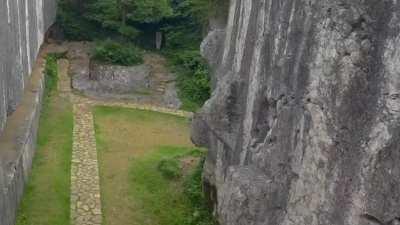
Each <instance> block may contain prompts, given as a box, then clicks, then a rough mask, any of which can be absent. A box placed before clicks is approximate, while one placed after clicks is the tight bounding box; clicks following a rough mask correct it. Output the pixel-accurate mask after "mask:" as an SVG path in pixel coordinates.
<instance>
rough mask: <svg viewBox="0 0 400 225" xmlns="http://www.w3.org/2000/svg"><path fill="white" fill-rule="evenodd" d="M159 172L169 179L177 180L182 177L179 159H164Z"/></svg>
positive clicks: (159, 166) (159, 165)
mask: <svg viewBox="0 0 400 225" xmlns="http://www.w3.org/2000/svg"><path fill="white" fill-rule="evenodd" d="M158 170H159V171H160V172H161V174H162V175H163V176H164V177H166V178H168V179H176V178H179V177H181V176H182V173H181V166H180V163H179V160H178V159H177V158H168V159H162V160H161V161H160V163H159V164H158Z"/></svg>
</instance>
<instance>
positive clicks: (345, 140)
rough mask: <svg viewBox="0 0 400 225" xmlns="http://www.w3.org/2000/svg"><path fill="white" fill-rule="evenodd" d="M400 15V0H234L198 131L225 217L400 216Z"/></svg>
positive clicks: (237, 223)
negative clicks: (213, 83)
mask: <svg viewBox="0 0 400 225" xmlns="http://www.w3.org/2000/svg"><path fill="white" fill-rule="evenodd" d="M399 20H400V3H398V1H395V0H384V1H382V0H370V1H365V0H351V1H344V0H318V1H317V0H287V1H273V0H260V1H246V0H237V1H235V0H232V1H231V4H230V8H229V18H228V19H227V20H225V21H227V22H226V27H225V29H223V28H221V27H218V28H217V29H218V32H216V30H211V31H210V35H211V36H210V35H209V36H208V37H207V38H206V39H205V41H204V42H203V44H202V48H203V49H202V52H203V55H204V56H206V57H208V60H209V62H213V64H212V66H213V71H215V74H214V79H213V80H214V81H215V82H216V83H215V88H214V91H213V94H212V97H211V99H210V100H209V101H208V102H207V103H206V104H205V105H204V107H203V108H202V110H201V111H200V112H199V113H198V114H197V115H196V116H195V118H194V121H193V135H192V138H193V141H194V142H195V143H197V144H199V145H202V146H206V147H207V148H209V154H208V156H207V160H206V163H205V168H204V180H205V190H206V192H207V194H208V199H210V201H211V205H212V206H213V207H214V212H215V214H216V216H217V218H218V220H219V221H220V223H221V224H222V225H228V224H229V225H242V224H243V225H244V224H246V225H268V224H271V225H277V224H281V225H298V224H307V225H314V224H315V225H316V224H318V225H325V224H326V225H328V224H329V225H333V224H338V225H339V224H340V225H356V224H360V225H370V224H398V223H399V222H400V221H399V219H398V218H399V216H400V191H399V190H400V166H399V165H400V164H399V163H397V162H399V160H400V153H399V148H400V97H399V96H400V75H399V74H400V69H399V68H400V49H399V48H398V46H399V45H400V21H399ZM221 48H222V50H221V51H210V49H221ZM215 62H218V63H215Z"/></svg>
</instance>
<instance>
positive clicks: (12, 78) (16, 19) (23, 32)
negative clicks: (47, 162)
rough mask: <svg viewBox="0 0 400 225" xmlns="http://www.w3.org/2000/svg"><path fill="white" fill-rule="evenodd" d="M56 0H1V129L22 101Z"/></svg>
mask: <svg viewBox="0 0 400 225" xmlns="http://www.w3.org/2000/svg"><path fill="white" fill-rule="evenodd" d="M56 11H57V10H56V1H55V0H35V1H31V0H2V1H1V2H0V133H1V131H2V130H3V129H4V126H5V124H6V120H7V116H8V115H10V114H11V113H12V112H14V111H15V109H16V107H17V105H18V103H19V102H20V101H21V98H22V94H23V90H24V87H25V86H26V85H27V83H28V82H29V76H30V73H31V71H32V67H33V65H34V63H35V59H36V56H37V54H38V52H39V48H40V46H41V44H42V42H43V39H44V34H45V32H46V30H47V29H48V27H49V26H50V25H51V24H52V23H53V21H54V19H55V15H56Z"/></svg>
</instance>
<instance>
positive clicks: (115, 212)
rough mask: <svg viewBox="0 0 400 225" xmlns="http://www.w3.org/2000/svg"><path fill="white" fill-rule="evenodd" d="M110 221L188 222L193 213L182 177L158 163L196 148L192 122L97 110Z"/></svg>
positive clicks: (138, 224)
mask: <svg viewBox="0 0 400 225" xmlns="http://www.w3.org/2000/svg"><path fill="white" fill-rule="evenodd" d="M95 124H96V136H97V146H98V151H99V161H100V176H101V188H102V203H103V213H104V217H105V223H104V225H121V224H124V225H183V224H185V223H184V221H185V220H186V218H187V217H188V214H189V213H191V208H190V205H189V202H188V199H187V198H185V196H184V194H183V188H182V186H183V185H182V180H174V181H171V180H168V179H166V178H164V177H163V176H162V175H161V173H160V172H159V171H158V169H157V166H158V164H159V162H160V161H161V160H162V159H164V158H169V157H175V156H177V155H182V154H187V153H189V152H191V151H192V149H193V146H192V144H191V143H190V139H189V126H188V121H187V120H186V119H183V118H179V117H175V116H170V115H166V114H161V113H154V112H148V111H141V110H129V109H121V108H110V107H98V108H96V109H95Z"/></svg>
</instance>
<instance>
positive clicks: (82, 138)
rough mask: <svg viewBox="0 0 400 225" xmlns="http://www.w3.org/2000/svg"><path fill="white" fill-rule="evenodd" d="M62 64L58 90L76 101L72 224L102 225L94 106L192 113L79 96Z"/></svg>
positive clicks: (66, 64)
mask: <svg viewBox="0 0 400 225" xmlns="http://www.w3.org/2000/svg"><path fill="white" fill-rule="evenodd" d="M146 60H152V62H151V63H152V64H154V65H159V64H158V63H157V62H158V61H157V60H160V59H159V58H158V59H157V58H155V57H151V59H149V58H148V59H146ZM58 65H59V84H58V88H59V91H60V92H61V93H62V95H64V96H67V97H69V98H70V100H71V101H72V103H73V113H74V131H73V149H72V163H71V224H72V225H101V223H102V211H101V209H102V207H101V196H100V179H99V169H98V161H97V149H96V139H95V131H94V121H93V115H92V107H93V106H96V105H103V106H118V107H124V108H134V109H143V110H149V111H157V112H162V113H167V114H172V115H178V116H182V117H191V116H192V113H190V112H185V111H180V110H174V109H170V108H165V107H160V106H156V105H151V104H140V103H132V102H131V103H127V102H122V101H102V100H94V99H89V98H86V97H82V96H78V95H75V94H73V92H72V90H71V80H70V79H71V78H70V77H69V75H68V74H69V68H71V65H70V64H69V61H68V60H66V59H62V60H59V62H58ZM161 66H162V65H161ZM161 66H160V67H158V66H155V76H163V75H161V73H162V71H163V70H164V69H163V68H161ZM72 68H73V65H72ZM167 82H169V81H168V80H161V79H160V84H159V86H160V91H161V88H163V85H164V84H165V83H167Z"/></svg>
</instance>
